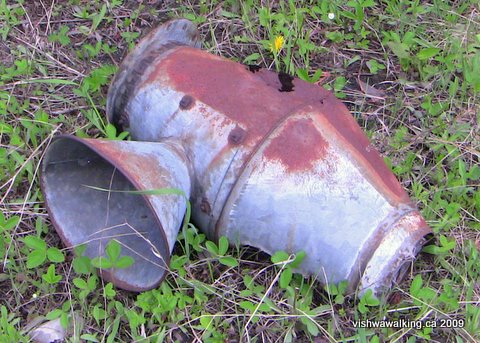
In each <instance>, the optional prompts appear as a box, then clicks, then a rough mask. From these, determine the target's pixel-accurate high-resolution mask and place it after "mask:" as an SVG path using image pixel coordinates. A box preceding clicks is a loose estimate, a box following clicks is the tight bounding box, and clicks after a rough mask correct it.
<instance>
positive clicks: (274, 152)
mask: <svg viewBox="0 0 480 343" xmlns="http://www.w3.org/2000/svg"><path fill="white" fill-rule="evenodd" d="M327 148H328V143H327V142H326V141H325V139H324V138H323V137H322V135H321V134H320V133H319V132H318V130H317V128H316V127H315V125H314V124H313V121H312V119H310V118H304V119H303V118H302V119H296V120H289V121H287V122H286V123H285V125H284V126H283V128H282V131H281V132H280V134H279V135H278V136H277V137H275V138H274V139H272V141H271V142H270V144H269V145H268V147H267V148H266V149H265V151H264V156H265V158H267V159H271V160H278V161H280V162H281V163H282V164H283V166H284V167H285V168H286V169H287V170H288V171H307V170H310V169H311V168H312V167H313V165H314V163H315V161H318V160H320V159H322V158H323V157H324V156H325V155H326V153H327Z"/></svg>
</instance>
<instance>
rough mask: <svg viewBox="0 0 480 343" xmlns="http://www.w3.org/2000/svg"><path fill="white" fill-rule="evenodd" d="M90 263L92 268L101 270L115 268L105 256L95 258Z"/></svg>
mask: <svg viewBox="0 0 480 343" xmlns="http://www.w3.org/2000/svg"><path fill="white" fill-rule="evenodd" d="M90 262H91V263H92V266H94V267H95V268H99V269H108V268H112V267H113V265H112V262H110V260H108V259H107V258H106V257H104V256H98V257H94V258H93V259H92V260H91V261H90Z"/></svg>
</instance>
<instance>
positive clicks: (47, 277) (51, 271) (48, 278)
mask: <svg viewBox="0 0 480 343" xmlns="http://www.w3.org/2000/svg"><path fill="white" fill-rule="evenodd" d="M42 279H43V280H44V281H45V282H47V283H49V284H51V285H53V284H56V283H57V282H59V281H60V280H61V279H62V276H61V275H56V274H55V265H54V264H51V265H50V266H49V267H48V269H47V272H46V273H45V274H43V275H42Z"/></svg>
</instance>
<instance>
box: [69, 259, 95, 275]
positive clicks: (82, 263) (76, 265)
mask: <svg viewBox="0 0 480 343" xmlns="http://www.w3.org/2000/svg"><path fill="white" fill-rule="evenodd" d="M91 266H92V265H91V263H90V258H89V257H87V256H77V257H75V258H74V259H73V262H72V267H73V270H74V271H75V273H77V274H89V273H90V272H91V271H92V268H91Z"/></svg>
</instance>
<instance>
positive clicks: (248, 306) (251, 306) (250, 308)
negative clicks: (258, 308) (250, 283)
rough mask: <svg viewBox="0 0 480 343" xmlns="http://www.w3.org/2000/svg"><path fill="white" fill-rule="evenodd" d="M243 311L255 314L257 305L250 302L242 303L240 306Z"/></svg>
mask: <svg viewBox="0 0 480 343" xmlns="http://www.w3.org/2000/svg"><path fill="white" fill-rule="evenodd" d="M238 305H239V306H240V307H241V308H242V309H244V310H247V311H250V312H253V311H254V310H255V305H254V304H253V303H252V302H250V301H246V300H245V301H240V303H239V304H238Z"/></svg>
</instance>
